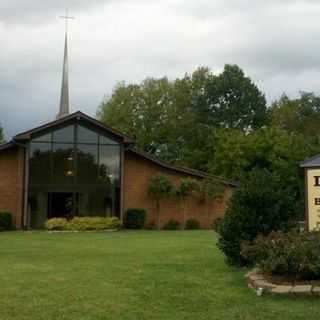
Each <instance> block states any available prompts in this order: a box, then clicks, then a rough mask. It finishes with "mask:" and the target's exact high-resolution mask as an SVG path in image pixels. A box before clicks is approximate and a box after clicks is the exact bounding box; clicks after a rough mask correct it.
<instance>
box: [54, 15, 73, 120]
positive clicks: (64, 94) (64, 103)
mask: <svg viewBox="0 0 320 320" xmlns="http://www.w3.org/2000/svg"><path fill="white" fill-rule="evenodd" d="M60 18H62V19H64V20H65V41H64V57H63V71H62V84H61V96H60V110H59V113H58V115H57V119H59V118H62V117H64V116H66V115H68V114H69V109H70V105H69V72H68V20H70V19H74V17H69V16H68V10H66V15H65V16H60Z"/></svg>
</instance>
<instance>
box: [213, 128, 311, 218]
mask: <svg viewBox="0 0 320 320" xmlns="http://www.w3.org/2000/svg"><path fill="white" fill-rule="evenodd" d="M212 140H213V141H214V144H215V153H214V154H213V155H212V157H211V158H210V161H209V163H208V169H209V172H211V173H212V174H220V175H222V176H224V177H226V178H229V179H231V180H235V181H238V180H240V179H245V178H246V177H247V176H248V174H249V173H250V172H251V171H252V170H254V169H267V170H268V171H269V172H271V173H275V174H277V175H278V176H279V177H280V178H281V180H282V182H283V183H285V184H286V185H288V187H290V188H291V192H292V194H293V196H294V198H295V201H294V203H295V204H296V210H297V212H300V214H302V213H303V198H304V197H303V194H304V191H303V189H304V188H303V172H302V171H301V170H300V168H299V165H298V164H299V162H300V161H302V160H304V159H305V158H307V157H309V156H311V155H312V154H314V148H313V147H311V146H310V145H308V144H306V142H305V139H304V137H303V135H301V134H294V133H288V132H286V131H285V130H283V129H280V128H277V127H267V128H262V129H260V130H257V131H256V132H253V133H251V134H245V133H241V132H240V131H238V130H219V131H216V132H215V133H214V136H213V137H212Z"/></svg>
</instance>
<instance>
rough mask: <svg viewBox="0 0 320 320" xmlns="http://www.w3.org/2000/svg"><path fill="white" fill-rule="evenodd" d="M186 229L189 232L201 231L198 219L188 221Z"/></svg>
mask: <svg viewBox="0 0 320 320" xmlns="http://www.w3.org/2000/svg"><path fill="white" fill-rule="evenodd" d="M185 229H187V230H197V229H200V223H199V221H198V220H197V219H193V218H191V219H188V220H187V221H186V227H185Z"/></svg>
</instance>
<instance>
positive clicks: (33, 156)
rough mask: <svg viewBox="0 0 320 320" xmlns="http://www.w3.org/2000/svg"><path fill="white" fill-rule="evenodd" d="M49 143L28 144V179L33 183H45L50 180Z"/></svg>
mask: <svg viewBox="0 0 320 320" xmlns="http://www.w3.org/2000/svg"><path fill="white" fill-rule="evenodd" d="M50 158H51V144H50V143H31V144H30V161H29V167H30V177H29V179H30V181H32V183H33V184H42V183H43V184H47V183H49V182H50V169H51V167H50Z"/></svg>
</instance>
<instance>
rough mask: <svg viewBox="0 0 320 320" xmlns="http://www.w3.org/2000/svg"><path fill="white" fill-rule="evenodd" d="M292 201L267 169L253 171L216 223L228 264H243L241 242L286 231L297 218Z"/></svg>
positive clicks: (285, 187) (290, 195) (281, 183)
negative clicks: (272, 232)
mask: <svg viewBox="0 0 320 320" xmlns="http://www.w3.org/2000/svg"><path fill="white" fill-rule="evenodd" d="M294 202H295V199H294V195H293V194H292V192H291V189H290V188H288V187H287V185H286V184H284V183H283V181H282V180H281V178H280V177H279V176H278V175H277V174H274V173H270V172H269V171H268V170H265V169H263V170H257V169H256V170H253V171H252V172H250V174H249V175H248V177H247V178H246V179H243V180H242V181H241V184H240V186H239V187H238V188H237V189H236V190H235V192H234V194H233V196H232V201H231V205H230V206H229V208H228V210H227V213H226V215H225V216H224V218H223V219H222V220H221V222H220V223H219V228H218V231H219V240H218V247H219V248H220V249H221V250H222V251H223V253H224V254H225V256H226V259H227V262H228V263H230V264H234V265H239V266H242V265H246V264H247V262H248V261H247V260H246V259H245V258H244V257H243V256H242V255H241V243H242V242H243V241H249V242H250V241H253V240H254V239H255V238H256V236H257V235H258V234H262V235H268V234H269V233H270V232H271V231H273V230H283V231H287V230H288V229H289V227H290V225H291V222H292V221H295V219H297V215H296V211H295V203H294Z"/></svg>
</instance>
